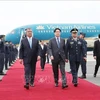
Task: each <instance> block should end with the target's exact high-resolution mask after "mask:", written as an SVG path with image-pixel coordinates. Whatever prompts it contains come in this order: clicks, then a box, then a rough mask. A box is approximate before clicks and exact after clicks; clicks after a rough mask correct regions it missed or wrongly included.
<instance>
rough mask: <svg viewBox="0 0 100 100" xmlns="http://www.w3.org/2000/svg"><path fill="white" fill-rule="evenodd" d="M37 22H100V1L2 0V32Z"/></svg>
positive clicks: (0, 11) (0, 19)
mask: <svg viewBox="0 0 100 100" xmlns="http://www.w3.org/2000/svg"><path fill="white" fill-rule="evenodd" d="M36 23H100V1H0V34H7V33H8V32H10V31H11V30H13V29H14V28H17V27H20V26H22V25H27V24H36Z"/></svg>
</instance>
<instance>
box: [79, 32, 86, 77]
mask: <svg viewBox="0 0 100 100" xmlns="http://www.w3.org/2000/svg"><path fill="white" fill-rule="evenodd" d="M79 38H81V39H82V40H83V42H84V46H85V50H86V53H87V42H86V41H85V39H84V38H85V33H82V32H81V33H80V36H79ZM81 70H82V76H81V77H80V78H82V79H84V78H86V60H84V59H82V61H81Z"/></svg>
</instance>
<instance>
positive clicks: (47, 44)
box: [46, 43, 49, 63]
mask: <svg viewBox="0 0 100 100" xmlns="http://www.w3.org/2000/svg"><path fill="white" fill-rule="evenodd" d="M46 46H47V56H46V58H47V63H49V43H46Z"/></svg>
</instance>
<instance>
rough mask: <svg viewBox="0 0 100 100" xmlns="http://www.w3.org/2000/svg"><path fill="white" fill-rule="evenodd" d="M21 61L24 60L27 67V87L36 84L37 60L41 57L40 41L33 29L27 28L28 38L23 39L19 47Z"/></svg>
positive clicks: (25, 67)
mask: <svg viewBox="0 0 100 100" xmlns="http://www.w3.org/2000/svg"><path fill="white" fill-rule="evenodd" d="M19 58H20V63H22V62H23V64H24V69H25V83H26V84H25V85H24V87H25V88H26V89H29V84H30V86H34V78H35V70H36V62H37V60H39V59H40V50H39V42H38V40H37V39H35V38H33V37H32V29H30V28H27V29H26V38H23V39H22V40H21V44H20V49H19Z"/></svg>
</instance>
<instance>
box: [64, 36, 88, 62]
mask: <svg viewBox="0 0 100 100" xmlns="http://www.w3.org/2000/svg"><path fill="white" fill-rule="evenodd" d="M86 55H87V54H86V49H85V45H84V42H83V40H82V39H80V38H78V39H77V41H75V40H74V39H73V38H72V37H70V38H69V39H68V40H67V42H66V59H69V60H70V61H81V60H83V57H86Z"/></svg>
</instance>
